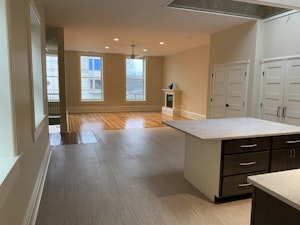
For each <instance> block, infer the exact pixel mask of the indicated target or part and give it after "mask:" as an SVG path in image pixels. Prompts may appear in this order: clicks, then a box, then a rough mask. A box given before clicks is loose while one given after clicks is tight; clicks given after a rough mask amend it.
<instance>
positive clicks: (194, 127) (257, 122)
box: [163, 117, 300, 140]
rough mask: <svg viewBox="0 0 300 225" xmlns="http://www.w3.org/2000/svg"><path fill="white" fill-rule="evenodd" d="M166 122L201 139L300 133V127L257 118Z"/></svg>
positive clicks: (165, 122)
mask: <svg viewBox="0 0 300 225" xmlns="http://www.w3.org/2000/svg"><path fill="white" fill-rule="evenodd" d="M163 123H164V124H166V125H168V126H170V127H173V128H175V129H178V130H180V131H182V132H185V133H188V134H191V135H193V136H195V137H198V138H200V139H205V140H209V139H221V140H226V139H239V138H250V137H263V136H274V135H275V136H276V135H287V134H297V133H299V134H300V127H297V126H292V125H287V124H283V123H276V122H271V121H267V120H261V119H256V118H250V117H244V118H226V119H207V120H178V121H164V122H163Z"/></svg>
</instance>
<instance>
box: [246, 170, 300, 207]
mask: <svg viewBox="0 0 300 225" xmlns="http://www.w3.org/2000/svg"><path fill="white" fill-rule="evenodd" d="M248 182H249V183H251V184H253V185H254V186H255V187H257V188H259V189H261V190H262V191H264V192H266V193H268V194H270V195H272V196H273V197H275V198H277V199H279V200H281V201H283V202H284V203H286V204H288V205H290V206H292V207H294V208H295V209H297V210H299V211H300V169H296V170H287V171H281V172H275V173H267V174H261V175H255V176H249V177H248Z"/></svg>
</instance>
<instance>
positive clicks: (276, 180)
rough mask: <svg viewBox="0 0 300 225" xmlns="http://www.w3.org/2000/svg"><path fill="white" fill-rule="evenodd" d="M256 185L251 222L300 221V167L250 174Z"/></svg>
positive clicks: (281, 224) (293, 224)
mask: <svg viewBox="0 0 300 225" xmlns="http://www.w3.org/2000/svg"><path fill="white" fill-rule="evenodd" d="M248 181H249V183H251V184H252V185H253V186H254V191H253V196H252V212H251V225H274V224H276V225H299V224H300V169H296V170H288V171H281V172H275V173H268V174H262V175H256V176H250V177H248Z"/></svg>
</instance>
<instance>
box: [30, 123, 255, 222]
mask: <svg viewBox="0 0 300 225" xmlns="http://www.w3.org/2000/svg"><path fill="white" fill-rule="evenodd" d="M94 135H95V137H96V139H97V143H93V144H80V145H78V144H72V145H57V146H52V147H51V149H52V154H51V159H50V164H49V168H48V173H47V177H46V181H45V186H44V191H43V195H42V199H41V203H40V208H39V212H38V215H37V220H36V225H54V224H55V225H249V224H250V213H251V199H244V200H239V201H234V202H227V203H222V204H214V203H212V202H210V201H209V200H207V198H205V197H204V196H203V195H202V194H201V192H200V191H198V190H197V189H196V188H194V187H193V186H192V185H191V184H190V183H188V182H187V181H186V180H185V179H184V178H183V167H184V143H185V142H184V140H185V135H184V134H183V133H181V132H179V131H177V130H175V129H172V128H170V127H159V128H148V129H122V130H101V131H98V132H94ZM207 176H208V177H209V171H207Z"/></svg>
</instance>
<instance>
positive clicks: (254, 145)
mask: <svg viewBox="0 0 300 225" xmlns="http://www.w3.org/2000/svg"><path fill="white" fill-rule="evenodd" d="M299 141H300V140H299ZM255 147H257V144H253V145H241V148H255Z"/></svg>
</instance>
